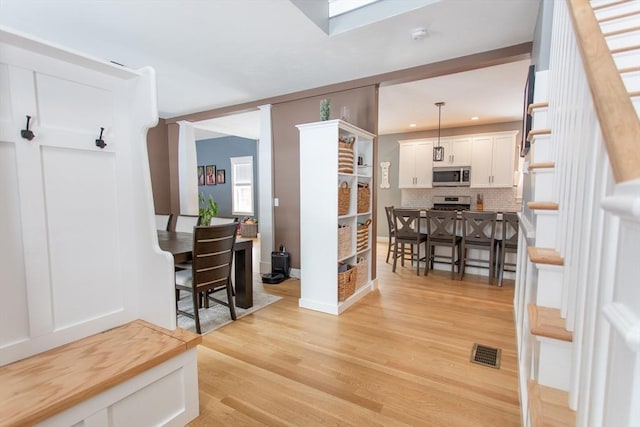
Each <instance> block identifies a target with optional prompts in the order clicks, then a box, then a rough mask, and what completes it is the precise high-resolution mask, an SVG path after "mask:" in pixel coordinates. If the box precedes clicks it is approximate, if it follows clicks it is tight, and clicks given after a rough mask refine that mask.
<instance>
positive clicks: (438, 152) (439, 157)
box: [433, 101, 444, 162]
mask: <svg viewBox="0 0 640 427" xmlns="http://www.w3.org/2000/svg"><path fill="white" fill-rule="evenodd" d="M435 105H436V107H438V146H437V147H433V161H434V162H441V161H443V160H444V147H441V146H440V123H441V118H442V106H443V105H444V102H442V101H440V102H436V103H435Z"/></svg>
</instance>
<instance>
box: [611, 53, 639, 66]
mask: <svg viewBox="0 0 640 427" xmlns="http://www.w3.org/2000/svg"><path fill="white" fill-rule="evenodd" d="M613 61H614V62H615V63H616V67H618V69H623V68H631V67H637V66H638V64H640V49H636V50H630V51H628V52H621V53H616V54H615V55H613Z"/></svg>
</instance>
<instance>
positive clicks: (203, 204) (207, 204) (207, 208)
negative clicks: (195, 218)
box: [198, 193, 218, 225]
mask: <svg viewBox="0 0 640 427" xmlns="http://www.w3.org/2000/svg"><path fill="white" fill-rule="evenodd" d="M198 201H199V202H200V209H199V210H198V214H199V215H200V224H201V225H209V223H210V222H211V218H213V217H214V216H218V204H217V203H216V202H215V201H214V200H213V197H212V196H211V195H209V198H208V199H205V198H204V194H202V193H199V194H198Z"/></svg>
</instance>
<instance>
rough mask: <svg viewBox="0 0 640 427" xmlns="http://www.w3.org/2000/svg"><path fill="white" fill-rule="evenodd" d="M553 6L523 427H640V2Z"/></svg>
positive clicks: (524, 309)
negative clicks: (639, 274)
mask: <svg viewBox="0 0 640 427" xmlns="http://www.w3.org/2000/svg"><path fill="white" fill-rule="evenodd" d="M553 7H554V12H553V35H552V41H551V58H550V64H549V69H548V70H544V71H538V72H536V76H535V93H534V102H533V103H532V104H531V105H530V106H529V114H531V116H532V130H531V132H530V133H529V135H528V140H529V141H530V144H531V148H530V151H529V153H528V154H527V157H526V158H525V171H524V172H525V177H524V194H523V196H524V207H523V212H522V214H521V218H520V219H521V220H520V227H521V233H520V241H519V247H518V254H519V255H518V268H517V271H518V273H517V278H516V293H515V297H514V307H515V317H516V328H517V339H518V358H519V370H520V372H519V378H520V393H521V405H522V416H523V426H575V425H579V426H629V427H630V426H639V425H640V401H639V399H640V280H639V279H638V277H639V276H638V274H637V271H640V265H639V264H640V120H639V119H638V117H639V116H640V1H638V0H598V1H596V0H593V1H591V2H589V1H587V0H566V1H565V0H562V1H561V0H557V1H554V2H553ZM634 399H635V401H634Z"/></svg>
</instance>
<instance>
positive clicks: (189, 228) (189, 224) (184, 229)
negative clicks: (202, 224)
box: [175, 215, 200, 233]
mask: <svg viewBox="0 0 640 427" xmlns="http://www.w3.org/2000/svg"><path fill="white" fill-rule="evenodd" d="M199 221H200V217H199V216H198V215H178V218H176V229H175V231H176V232H178V233H193V227H195V226H197V225H198V224H199Z"/></svg>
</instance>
